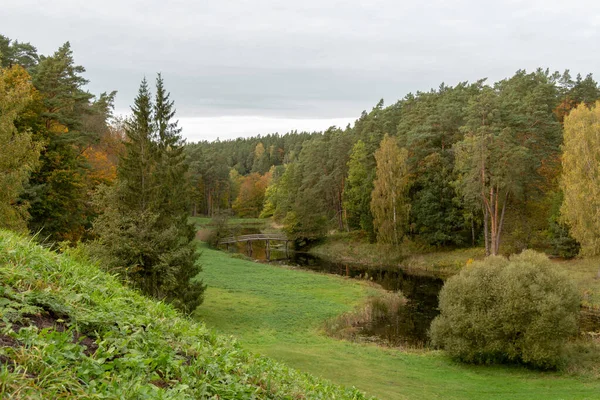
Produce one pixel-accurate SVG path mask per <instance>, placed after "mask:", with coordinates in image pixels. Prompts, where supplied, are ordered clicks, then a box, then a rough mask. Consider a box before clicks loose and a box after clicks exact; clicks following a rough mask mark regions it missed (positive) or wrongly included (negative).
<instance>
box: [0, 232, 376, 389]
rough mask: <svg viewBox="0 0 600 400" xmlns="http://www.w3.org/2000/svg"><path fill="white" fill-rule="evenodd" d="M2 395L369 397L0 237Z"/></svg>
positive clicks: (66, 261)
mask: <svg viewBox="0 0 600 400" xmlns="http://www.w3.org/2000/svg"><path fill="white" fill-rule="evenodd" d="M0 318H1V320H2V322H1V323H0V324H1V325H0V329H1V330H0V397H3V398H4V397H13V398H80V397H85V398H107V397H108V398H115V397H119V398H144V399H149V398H160V399H166V398H169V399H170V398H211V399H263V398H269V399H304V398H310V399H363V398H365V396H364V395H363V394H361V393H360V392H359V391H357V390H345V389H343V388H340V387H338V386H335V385H332V384H330V383H328V382H327V381H324V380H321V379H317V378H315V377H313V376H311V375H307V374H303V373H300V372H297V371H295V370H293V369H290V368H288V367H286V366H284V365H282V364H280V363H277V362H275V361H273V360H271V359H269V358H265V357H260V356H256V355H253V354H252V353H250V352H248V351H246V350H244V349H243V348H242V347H241V346H240V345H239V344H238V343H237V342H236V341H234V340H232V339H229V338H226V337H222V336H219V335H217V334H215V333H213V332H212V331H210V330H209V329H207V328H206V327H205V326H204V325H203V324H201V323H193V322H192V321H190V320H189V319H187V318H184V317H182V316H180V315H179V314H178V313H177V312H176V311H174V309H173V308H172V307H171V306H169V305H166V304H164V303H161V302H157V301H154V300H150V299H148V298H146V297H143V296H141V295H140V294H138V293H136V292H134V291H132V290H130V289H128V288H126V287H124V286H123V285H121V283H120V282H119V281H118V280H117V279H116V278H114V277H113V276H110V275H109V274H107V273H105V272H103V271H102V270H100V269H99V268H98V267H96V266H93V265H90V264H88V263H86V262H84V261H81V260H80V259H79V258H78V257H77V255H76V254H70V255H69V254H66V255H57V254H55V253H52V252H50V251H48V250H45V249H43V248H41V247H39V246H37V245H35V244H33V243H32V242H31V241H28V240H27V239H24V238H21V237H18V236H16V235H14V234H12V233H9V232H6V231H0Z"/></svg>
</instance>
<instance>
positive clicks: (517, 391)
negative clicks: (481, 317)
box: [195, 245, 600, 399]
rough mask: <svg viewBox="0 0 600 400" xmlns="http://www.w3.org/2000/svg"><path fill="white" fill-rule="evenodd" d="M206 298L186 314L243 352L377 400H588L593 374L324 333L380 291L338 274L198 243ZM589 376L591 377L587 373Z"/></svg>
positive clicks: (594, 386)
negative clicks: (475, 362)
mask: <svg viewBox="0 0 600 400" xmlns="http://www.w3.org/2000/svg"><path fill="white" fill-rule="evenodd" d="M202 251H203V254H202V257H201V263H202V265H203V268H204V271H203V272H202V274H201V275H202V278H203V279H204V282H205V283H206V284H208V289H207V291H206V300H205V302H204V304H203V305H202V306H200V307H199V309H198V310H197V312H196V314H195V317H196V318H197V319H199V320H201V321H204V322H205V323H206V324H207V326H209V327H213V328H216V329H217V330H218V331H219V332H221V333H224V334H229V335H232V336H234V337H236V338H239V339H240V341H241V343H242V345H243V346H244V347H246V348H248V349H249V350H251V351H256V352H259V353H261V354H264V355H267V356H269V357H272V358H274V359H276V360H279V361H283V362H284V363H286V364H287V365H289V366H291V367H294V368H297V369H299V370H301V371H305V372H309V373H311V374H315V375H317V376H319V377H323V378H326V379H329V380H331V381H332V382H334V383H338V384H342V385H347V386H352V385H354V386H356V387H357V388H358V389H360V390H363V391H365V392H366V393H367V394H369V395H374V396H377V397H379V398H381V399H597V398H599V393H600V381H599V380H598V379H597V378H595V377H594V375H592V374H573V375H567V374H565V373H559V372H536V371H530V370H527V369H525V368H521V367H501V366H492V367H487V366H469V365H464V364H460V363H457V362H454V361H452V360H450V359H449V358H448V357H447V356H445V355H444V354H443V353H442V352H438V351H428V350H414V349H413V350H410V349H409V350H399V349H389V348H382V347H379V346H376V345H373V344H358V343H351V342H347V341H340V340H336V339H333V338H329V337H327V336H325V335H324V333H323V330H322V326H323V323H324V321H325V320H327V319H328V318H331V317H333V316H336V315H339V314H341V313H343V312H346V311H350V310H352V309H353V308H354V307H355V306H357V305H358V304H360V303H361V302H362V301H364V300H365V298H366V297H367V296H368V295H369V294H371V293H373V291H376V290H379V289H377V288H376V287H374V286H369V285H367V284H366V283H363V282H359V281H355V280H349V279H346V278H343V277H338V276H331V275H325V274H318V273H313V272H307V271H301V270H297V269H292V268H285V267H277V266H271V265H266V264H259V263H254V262H251V261H248V260H244V259H242V258H238V257H235V256H230V255H228V254H226V253H224V252H220V251H216V250H212V249H209V248H208V247H206V246H204V245H203V248H202ZM596 376H597V375H596Z"/></svg>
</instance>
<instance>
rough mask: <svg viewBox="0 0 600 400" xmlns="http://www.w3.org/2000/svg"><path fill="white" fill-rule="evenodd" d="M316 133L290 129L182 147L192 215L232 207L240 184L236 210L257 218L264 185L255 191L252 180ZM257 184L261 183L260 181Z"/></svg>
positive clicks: (286, 159) (290, 158) (282, 161)
mask: <svg viewBox="0 0 600 400" xmlns="http://www.w3.org/2000/svg"><path fill="white" fill-rule="evenodd" d="M319 134H320V133H307V132H296V131H292V132H289V133H287V134H285V135H279V134H277V133H276V134H268V135H266V136H260V135H258V136H256V137H252V138H238V139H235V140H227V141H223V142H222V141H219V140H217V141H215V142H210V143H209V142H207V141H204V142H198V143H191V144H188V145H187V146H186V147H185V150H186V154H187V157H188V159H189V164H190V180H191V187H192V191H193V192H192V199H193V201H192V205H191V212H192V214H193V215H198V214H203V215H214V214H215V213H216V212H219V210H223V209H231V208H233V207H234V203H235V201H236V199H237V198H238V196H239V195H240V188H242V187H243V189H244V192H243V193H242V194H241V198H240V201H238V205H239V207H240V208H241V209H243V211H241V212H238V213H239V214H240V215H242V216H254V217H258V215H259V214H260V212H261V210H262V199H264V191H265V188H258V190H255V188H254V187H253V182H255V181H257V179H258V178H257V177H258V176H264V175H265V174H267V173H268V172H269V171H270V169H271V167H274V166H282V165H285V164H289V163H290V162H293V161H295V160H296V158H297V157H298V154H300V151H301V150H302V144H303V143H304V142H305V141H306V140H309V139H311V138H312V137H314V136H316V135H319ZM251 174H252V176H251V177H249V175H251ZM259 185H261V186H264V184H263V183H259ZM250 192H254V193H250ZM261 193H262V195H261ZM257 195H258V197H259V198H261V200H260V204H259V205H255V203H256V202H257V201H255V198H256V197H257ZM244 198H252V199H254V200H252V201H251V202H252V203H253V204H252V205H251V204H243V203H244V202H243V201H242V200H243V199H244Z"/></svg>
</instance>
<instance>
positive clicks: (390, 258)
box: [307, 232, 485, 278]
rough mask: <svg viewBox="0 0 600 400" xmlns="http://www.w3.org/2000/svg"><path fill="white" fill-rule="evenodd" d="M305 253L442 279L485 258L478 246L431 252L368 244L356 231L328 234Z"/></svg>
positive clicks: (411, 246) (407, 246)
mask: <svg viewBox="0 0 600 400" xmlns="http://www.w3.org/2000/svg"><path fill="white" fill-rule="evenodd" d="M307 252H308V253H310V254H313V255H315V256H318V257H321V258H324V259H327V260H330V261H334V262H339V263H350V264H361V265H366V266H370V267H374V268H382V267H383V268H401V269H403V270H406V271H410V272H411V273H415V274H418V273H421V274H424V275H433V276H438V277H442V278H445V277H448V276H451V275H454V274H456V273H458V272H460V270H461V269H462V268H463V267H464V266H465V265H467V264H468V263H470V262H472V261H473V260H479V259H482V258H483V257H484V255H485V251H484V249H482V248H479V247H476V248H467V249H456V250H446V251H435V252H433V251H427V249H425V248H423V247H419V246H417V245H415V244H413V243H410V242H405V243H403V244H401V245H400V246H392V245H382V244H377V243H369V241H368V240H367V238H366V237H365V236H364V235H361V234H360V233H357V232H350V233H336V234H333V235H330V236H328V237H327V238H325V239H323V241H322V242H321V243H319V244H317V245H315V246H312V247H310V248H309V249H307Z"/></svg>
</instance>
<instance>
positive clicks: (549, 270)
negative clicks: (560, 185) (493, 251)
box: [430, 250, 580, 369]
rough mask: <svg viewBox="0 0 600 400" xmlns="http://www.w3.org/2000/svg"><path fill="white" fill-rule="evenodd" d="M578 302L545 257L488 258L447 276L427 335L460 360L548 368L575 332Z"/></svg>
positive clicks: (570, 284) (531, 254)
mask: <svg viewBox="0 0 600 400" xmlns="http://www.w3.org/2000/svg"><path fill="white" fill-rule="evenodd" d="M579 304H580V298H579V294H578V291H577V289H576V287H575V285H574V284H573V282H572V281H571V280H570V279H569V277H568V276H567V275H566V273H564V272H563V271H560V270H558V269H557V267H556V266H554V265H552V264H551V263H550V261H549V260H548V258H547V257H546V256H545V255H543V254H540V253H536V252H534V251H531V250H527V251H525V252H523V253H521V254H519V255H515V256H513V257H511V258H510V259H507V258H504V257H488V258H487V259H485V260H484V261H478V262H474V263H473V264H472V266H471V267H468V268H466V269H464V270H463V271H462V272H461V273H460V274H459V275H456V276H454V277H452V278H450V279H448V281H447V282H446V284H445V286H444V288H443V289H442V291H441V292H440V305H439V307H440V311H441V314H440V315H439V316H438V317H437V318H436V319H435V320H434V321H433V323H432V325H431V331H430V335H431V339H432V342H433V344H434V345H436V346H439V347H442V348H443V349H445V350H446V351H447V352H448V353H450V355H452V356H453V357H456V358H458V359H460V360H462V361H466V362H473V363H493V362H522V363H525V364H528V365H531V366H534V367H538V368H543V369H552V368H555V367H557V365H558V363H559V362H560V360H561V356H562V351H563V349H564V345H565V343H566V341H567V339H568V338H569V337H571V336H573V335H575V334H576V333H577V327H578V325H577V322H578V321H577V319H578V312H579Z"/></svg>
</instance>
